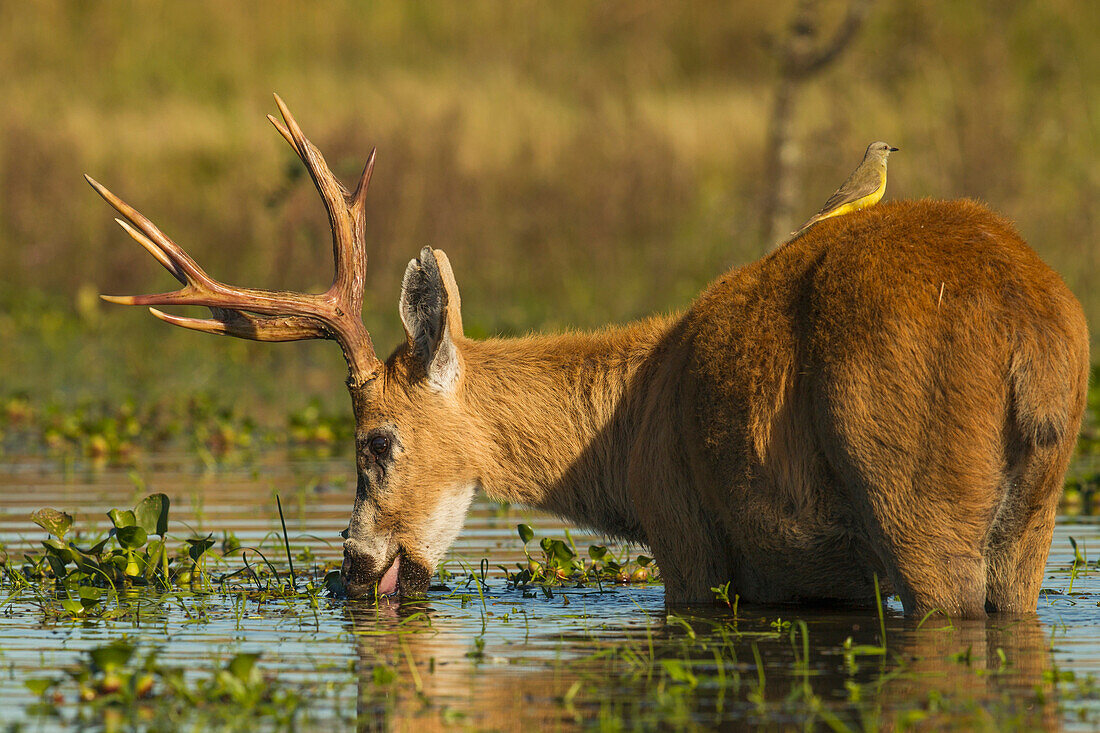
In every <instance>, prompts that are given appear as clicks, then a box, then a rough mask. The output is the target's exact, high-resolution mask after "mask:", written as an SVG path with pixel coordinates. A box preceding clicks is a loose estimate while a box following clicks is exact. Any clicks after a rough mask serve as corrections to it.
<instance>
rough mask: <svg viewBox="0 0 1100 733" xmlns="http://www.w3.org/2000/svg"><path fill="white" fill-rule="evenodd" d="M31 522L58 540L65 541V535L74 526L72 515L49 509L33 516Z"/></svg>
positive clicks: (37, 512)
mask: <svg viewBox="0 0 1100 733" xmlns="http://www.w3.org/2000/svg"><path fill="white" fill-rule="evenodd" d="M31 521H33V522H34V523H35V524H37V525H38V526H39V527H41V528H42V529H44V530H46V531H47V532H49V533H50V534H52V535H53V536H54V537H57V538H58V539H65V533H66V532H68V531H69V527H72V526H73V518H72V515H70V514H66V513H65V512H59V511H58V510H56V509H50V508H49V507H46V508H45V509H39V510H38V511H36V512H35V513H34V514H32V515H31Z"/></svg>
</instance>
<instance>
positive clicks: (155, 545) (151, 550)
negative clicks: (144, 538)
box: [145, 540, 164, 580]
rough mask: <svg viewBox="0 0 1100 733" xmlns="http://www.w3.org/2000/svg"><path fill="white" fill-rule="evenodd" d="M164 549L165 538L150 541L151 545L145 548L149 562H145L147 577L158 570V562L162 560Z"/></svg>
mask: <svg viewBox="0 0 1100 733" xmlns="http://www.w3.org/2000/svg"><path fill="white" fill-rule="evenodd" d="M163 549H164V540H153V541H151V542H150V543H149V546H148V547H146V548H145V553H146V556H147V560H148V562H147V563H146V564H145V579H146V580H148V579H149V578H151V577H153V574H154V573H155V572H156V570H157V563H159V562H160V554H161V552H162V551H163Z"/></svg>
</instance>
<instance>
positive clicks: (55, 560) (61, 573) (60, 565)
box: [46, 555, 69, 578]
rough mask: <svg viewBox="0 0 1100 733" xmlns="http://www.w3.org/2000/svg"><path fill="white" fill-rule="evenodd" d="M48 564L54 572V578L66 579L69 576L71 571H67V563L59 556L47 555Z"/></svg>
mask: <svg viewBox="0 0 1100 733" xmlns="http://www.w3.org/2000/svg"><path fill="white" fill-rule="evenodd" d="M46 562H48V563H49V564H50V570H52V571H53V574H54V577H57V578H64V577H65V576H66V575H68V574H69V571H68V570H66V569H65V562H64V561H63V560H62V559H61V558H59V557H58V556H57V555H46Z"/></svg>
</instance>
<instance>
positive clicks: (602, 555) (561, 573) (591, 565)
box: [499, 524, 655, 589]
mask: <svg viewBox="0 0 1100 733" xmlns="http://www.w3.org/2000/svg"><path fill="white" fill-rule="evenodd" d="M516 531H517V533H518V535H519V538H520V540H521V541H522V542H523V545H524V552H528V551H527V545H528V543H530V542H531V540H533V539H534V537H535V531H534V529H532V528H531V526H530V525H528V524H520V525H517V527H516ZM539 548H540V549H541V550H542V554H541V556H539V557H532V556H531V554H530V553H528V554H527V562H526V563H519V564H517V565H516V570H514V571H513V570H510V569H508V568H507V567H504V566H503V565H502V566H499V567H500V569H501V570H502V571H503V572H504V575H505V577H506V578H507V579H508V583H509V585H511V586H514V587H517V588H524V589H526V588H528V587H529V586H532V585H534V586H538V587H542V588H543V589H547V588H549V587H551V586H554V585H560V584H563V583H565V582H569V583H574V584H579V585H585V584H590V583H597V584H599V583H602V582H603V581H605V580H606V581H609V582H615V583H645V582H649V581H651V580H654V579H655V575H654V570H655V566H652V569H651V567H650V566H651V563H652V562H653V560H652V558H649V557H646V556H645V555H639V556H638V557H637V558H636V559H635V560H634V561H633V562H631V561H630V560H629V558H615V557H614V556H613V555H612V554H611V552H610V551H609V550H608V549H607V548H606V547H604V546H602V545H590V546H589V547H588V557H589V559H590V560H591V562H585V560H584V559H583V558H582V557H580V555H579V554H578V553H577V548H576V546H574V544H573V542H572V539H571V538H570V537H569V536H568V532H567V533H566V538H565V539H564V540H562V539H558V538H554V537H543V538H542V539H540V540H539Z"/></svg>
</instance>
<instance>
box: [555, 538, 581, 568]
mask: <svg viewBox="0 0 1100 733" xmlns="http://www.w3.org/2000/svg"><path fill="white" fill-rule="evenodd" d="M551 548H552V549H551V551H552V552H553V554H554V557H556V558H557V559H558V561H559V562H563V563H567V562H569V561H570V560H572V559H573V557H574V556H575V555H576V553H575V552H573V548H571V547H570V546H569V545H567V544H565V543H564V542H562V541H561V540H554V541H553V543H551Z"/></svg>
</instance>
